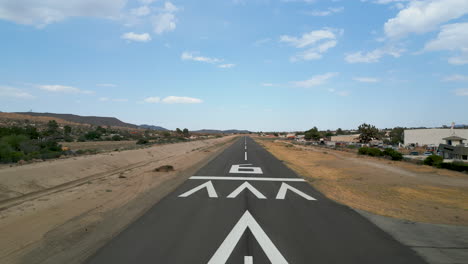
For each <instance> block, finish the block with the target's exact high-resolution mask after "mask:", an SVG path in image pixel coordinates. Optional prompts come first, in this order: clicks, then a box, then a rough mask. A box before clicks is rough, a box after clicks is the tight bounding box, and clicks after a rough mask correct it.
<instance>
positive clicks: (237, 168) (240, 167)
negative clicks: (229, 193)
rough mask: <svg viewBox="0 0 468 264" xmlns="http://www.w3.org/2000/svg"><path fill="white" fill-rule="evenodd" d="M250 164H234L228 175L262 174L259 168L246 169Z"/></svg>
mask: <svg viewBox="0 0 468 264" xmlns="http://www.w3.org/2000/svg"><path fill="white" fill-rule="evenodd" d="M250 165H252V164H236V165H232V166H231V169H230V170H229V173H241V174H263V171H262V168H260V167H247V166H250Z"/></svg>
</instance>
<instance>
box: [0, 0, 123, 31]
mask: <svg viewBox="0 0 468 264" xmlns="http://www.w3.org/2000/svg"><path fill="white" fill-rule="evenodd" d="M126 2H127V0H99V1H96V0H67V1H64V0H47V1H40V0H2V1H0V19H4V20H8V21H13V22H15V23H19V24H24V25H33V26H36V27H45V26H47V25H48V24H51V23H55V22H59V21H62V20H65V19H67V18H69V17H80V16H86V17H100V18H115V17H118V16H119V14H120V12H121V11H122V9H123V8H124V6H125V4H126Z"/></svg>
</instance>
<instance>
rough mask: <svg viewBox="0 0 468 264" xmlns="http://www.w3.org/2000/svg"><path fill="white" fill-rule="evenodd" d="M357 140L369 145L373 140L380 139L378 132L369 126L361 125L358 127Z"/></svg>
mask: <svg viewBox="0 0 468 264" xmlns="http://www.w3.org/2000/svg"><path fill="white" fill-rule="evenodd" d="M358 132H359V140H360V141H361V142H363V143H369V142H370V141H371V140H373V139H379V138H380V137H381V135H380V133H379V130H378V129H377V128H376V127H375V126H373V125H370V124H366V123H364V124H362V125H360V126H359V127H358Z"/></svg>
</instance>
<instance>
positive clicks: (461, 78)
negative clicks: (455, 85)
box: [444, 74, 468, 82]
mask: <svg viewBox="0 0 468 264" xmlns="http://www.w3.org/2000/svg"><path fill="white" fill-rule="evenodd" d="M444 81H446V82H467V81H468V75H461V74H453V75H450V76H447V77H445V78H444Z"/></svg>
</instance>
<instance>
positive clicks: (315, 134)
mask: <svg viewBox="0 0 468 264" xmlns="http://www.w3.org/2000/svg"><path fill="white" fill-rule="evenodd" d="M320 136H321V135H320V132H319V131H318V129H317V127H313V128H311V129H309V130H307V131H305V132H304V138H305V139H307V140H311V139H313V140H319V139H320Z"/></svg>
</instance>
